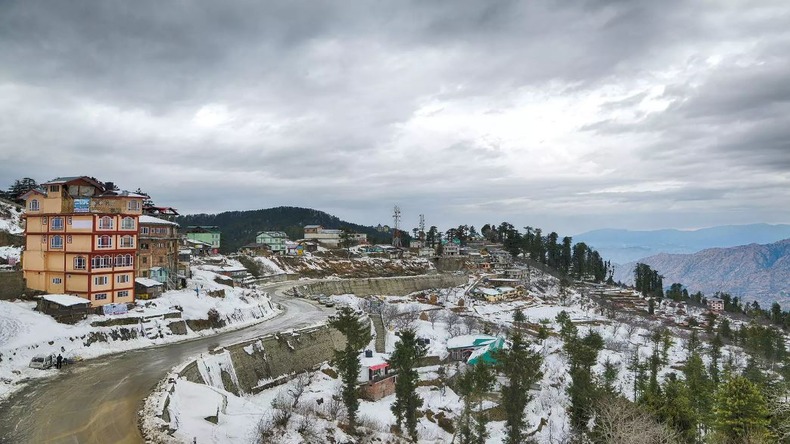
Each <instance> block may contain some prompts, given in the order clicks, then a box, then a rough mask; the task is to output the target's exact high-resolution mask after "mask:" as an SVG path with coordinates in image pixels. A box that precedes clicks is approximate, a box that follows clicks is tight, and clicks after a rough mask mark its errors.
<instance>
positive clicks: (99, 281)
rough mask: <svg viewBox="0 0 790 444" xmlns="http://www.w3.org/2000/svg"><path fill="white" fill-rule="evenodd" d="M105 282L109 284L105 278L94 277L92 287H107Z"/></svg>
mask: <svg viewBox="0 0 790 444" xmlns="http://www.w3.org/2000/svg"><path fill="white" fill-rule="evenodd" d="M107 282H109V279H107V276H96V277H95V278H93V285H107Z"/></svg>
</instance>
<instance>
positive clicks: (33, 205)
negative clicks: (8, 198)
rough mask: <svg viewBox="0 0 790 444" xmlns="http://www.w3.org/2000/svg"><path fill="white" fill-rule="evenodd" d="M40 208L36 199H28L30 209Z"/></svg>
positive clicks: (36, 209)
mask: <svg viewBox="0 0 790 444" xmlns="http://www.w3.org/2000/svg"><path fill="white" fill-rule="evenodd" d="M40 209H41V206H39V203H38V199H33V200H31V201H30V211H38V210H40Z"/></svg>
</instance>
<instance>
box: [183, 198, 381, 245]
mask: <svg viewBox="0 0 790 444" xmlns="http://www.w3.org/2000/svg"><path fill="white" fill-rule="evenodd" d="M176 222H178V223H179V224H180V225H181V227H182V228H185V227H187V226H190V225H205V226H217V227H219V229H220V232H221V233H222V237H221V240H220V241H221V248H220V250H221V251H222V252H225V253H228V252H233V251H236V250H238V248H239V247H241V246H243V245H245V244H248V243H250V242H255V236H256V235H257V234H258V232H259V231H267V230H276V231H284V232H285V233H286V234H288V237H289V238H291V239H301V238H302V237H304V226H305V225H321V226H323V227H324V228H334V229H340V228H343V227H348V228H350V229H351V230H353V231H355V232H357V233H365V234H367V235H368V240H369V241H371V242H377V243H381V242H384V243H389V242H390V241H391V239H392V234H391V233H380V232H378V231H376V228H374V227H369V226H364V225H358V224H354V223H351V222H346V221H343V220H340V219H339V218H337V217H335V216H332V215H331V214H327V213H325V212H323V211H319V210H313V209H310V208H299V207H276V208H268V209H264V210H248V211H226V212H224V213H219V214H191V215H187V216H179V217H178V218H176Z"/></svg>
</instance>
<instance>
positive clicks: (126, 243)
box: [121, 236, 134, 248]
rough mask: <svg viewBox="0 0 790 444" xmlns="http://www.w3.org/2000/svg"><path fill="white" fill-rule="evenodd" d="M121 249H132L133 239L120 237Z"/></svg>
mask: <svg viewBox="0 0 790 444" xmlns="http://www.w3.org/2000/svg"><path fill="white" fill-rule="evenodd" d="M121 247H124V248H132V247H134V238H133V237H132V236H121Z"/></svg>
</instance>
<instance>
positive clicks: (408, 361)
mask: <svg viewBox="0 0 790 444" xmlns="http://www.w3.org/2000/svg"><path fill="white" fill-rule="evenodd" d="M424 356H425V347H424V346H423V345H422V344H421V343H420V342H418V341H417V334H416V333H415V332H414V330H412V329H406V330H402V331H401V332H400V340H399V341H398V342H397V343H396V344H395V351H394V352H393V353H392V356H391V357H390V359H389V364H390V367H391V368H392V369H393V370H394V371H395V372H396V373H397V375H398V377H397V379H396V381H395V402H393V403H392V407H390V409H391V410H392V413H393V414H394V415H395V421H396V426H397V427H398V429H401V428H402V425H404V424H405V425H406V431H407V432H408V435H409V437H410V438H411V440H412V441H414V442H416V441H417V409H419V408H420V407H421V406H422V399H421V398H420V396H419V395H418V394H417V382H418V381H419V375H418V374H417V370H416V367H417V364H418V362H419V361H420V359H422V358H423V357H424Z"/></svg>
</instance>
